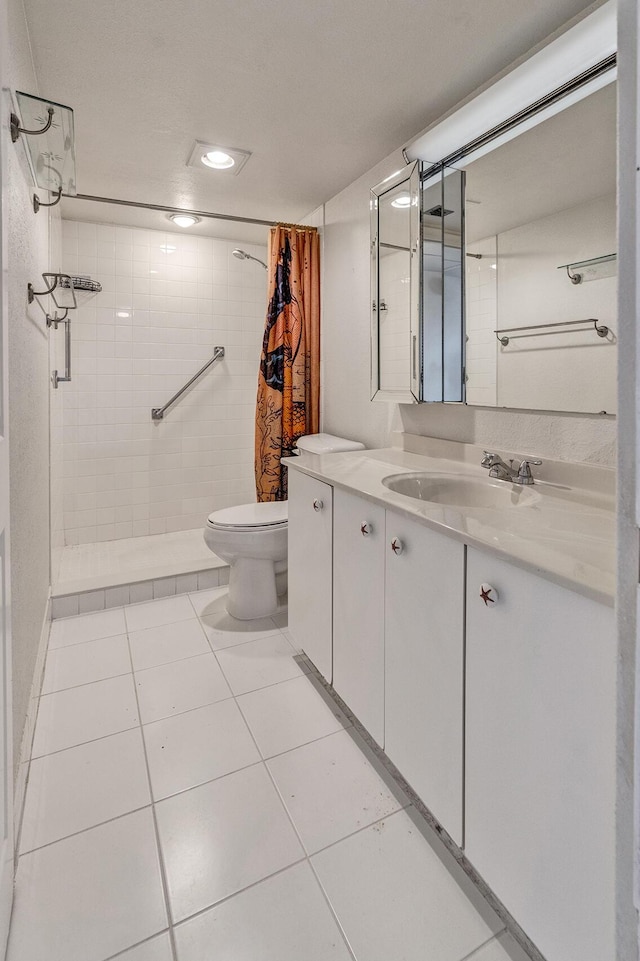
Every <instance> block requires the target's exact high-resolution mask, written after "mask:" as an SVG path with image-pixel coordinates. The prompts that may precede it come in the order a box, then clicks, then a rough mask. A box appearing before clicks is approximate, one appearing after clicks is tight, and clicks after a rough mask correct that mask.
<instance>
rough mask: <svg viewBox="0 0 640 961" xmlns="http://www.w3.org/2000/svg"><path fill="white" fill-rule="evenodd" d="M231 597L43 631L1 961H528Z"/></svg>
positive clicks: (114, 613)
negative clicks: (230, 607)
mask: <svg viewBox="0 0 640 961" xmlns="http://www.w3.org/2000/svg"><path fill="white" fill-rule="evenodd" d="M225 592H226V588H221V589H218V590H212V591H203V592H200V593H197V594H192V595H188V596H181V597H171V598H164V599H161V600H156V601H150V602H148V603H145V604H139V605H134V606H129V607H127V608H124V609H115V610H109V611H100V612H98V613H94V614H85V615H81V616H79V617H74V618H67V619H64V620H58V621H55V622H54V623H53V626H52V629H51V639H50V646H49V653H48V658H47V664H46V669H45V678H44V685H43V692H42V696H41V698H40V705H39V714H38V722H37V726H36V735H35V741H34V749H33V759H32V761H31V765H30V774H29V785H28V790H27V797H26V806H25V812H24V820H23V826H22V832H21V838H20V858H19V863H18V872H17V882H16V896H15V905H14V913H13V919H12V927H11V935H10V942H9V952H8V961H107V959H112V958H118V959H121V961H214V959H215V961H354V959H355V961H462V959H469V961H509V959H511V961H525V956H524V955H523V954H522V953H521V952H520V951H519V949H518V948H517V946H516V945H515V944H514V942H513V941H512V940H511V939H510V938H509V936H508V935H507V934H506V932H505V931H504V930H503V925H502V924H501V922H500V921H499V920H498V919H497V918H496V916H495V915H494V914H493V913H492V912H491V910H490V909H489V908H488V907H487V905H486V903H485V902H484V901H483V900H482V899H481V898H480V897H479V896H478V894H477V893H476V891H475V889H474V888H473V886H472V885H471V884H470V882H469V881H468V879H467V878H466V876H465V875H464V874H463V873H462V872H461V871H460V870H459V869H458V868H457V866H456V865H455V863H454V862H453V861H452V859H451V858H450V857H449V856H448V854H447V853H446V852H443V851H442V850H441V846H440V844H439V842H437V841H434V840H432V839H431V835H430V834H429V831H428V829H427V828H426V827H425V826H424V824H423V822H422V821H421V819H420V817H419V816H418V815H417V813H416V812H415V811H414V809H413V808H412V807H411V806H410V805H409V804H408V801H407V798H406V797H405V796H404V795H403V794H402V793H401V792H400V791H399V789H398V787H397V786H396V785H395V784H394V782H393V781H392V780H391V779H390V778H389V775H388V774H387V772H385V770H384V769H383V768H382V767H381V766H380V765H379V763H378V761H377V760H376V758H375V757H374V756H373V755H372V754H371V753H370V752H369V750H368V748H367V746H366V745H365V744H364V743H363V742H362V740H361V739H360V738H359V737H358V735H357V733H356V732H355V731H354V730H353V728H351V727H350V725H349V722H348V721H347V719H346V718H345V717H344V716H343V715H342V714H341V712H340V711H339V709H338V708H337V707H336V705H335V704H333V702H331V701H330V700H329V699H328V698H327V696H326V694H325V692H324V691H323V690H322V687H321V686H320V685H319V684H318V683H317V681H316V680H315V678H314V677H313V676H312V675H311V674H309V673H306V672H305V666H304V664H303V663H300V662H299V661H298V660H296V658H295V655H296V651H295V649H294V647H293V646H292V643H291V639H290V638H289V636H288V635H287V632H286V618H285V617H284V616H283V615H278V616H277V617H276V618H274V619H271V618H265V619H264V620H262V621H260V622H251V623H250V624H248V623H241V622H238V621H233V619H232V618H229V616H228V615H227V614H226V611H225V610H224V600H225Z"/></svg>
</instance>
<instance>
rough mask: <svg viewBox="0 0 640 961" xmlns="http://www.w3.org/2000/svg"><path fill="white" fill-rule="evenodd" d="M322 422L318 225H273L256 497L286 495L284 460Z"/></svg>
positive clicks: (258, 412)
mask: <svg viewBox="0 0 640 961" xmlns="http://www.w3.org/2000/svg"><path fill="white" fill-rule="evenodd" d="M319 421H320V242H319V237H318V231H317V230H316V229H315V227H304V228H302V227H285V226H283V225H282V224H278V226H277V227H272V228H271V234H270V238H269V300H268V307H267V320H266V324H265V331H264V338H263V341H262V354H261V356H260V371H259V374H258V401H257V407H256V440H255V474H256V494H257V498H258V501H283V500H286V499H287V468H286V467H283V466H282V465H281V463H280V458H281V457H286V456H287V455H289V454H290V453H291V451H292V449H293V447H294V445H295V441H296V440H297V439H298V437H302V435H303V434H317V433H318V430H319Z"/></svg>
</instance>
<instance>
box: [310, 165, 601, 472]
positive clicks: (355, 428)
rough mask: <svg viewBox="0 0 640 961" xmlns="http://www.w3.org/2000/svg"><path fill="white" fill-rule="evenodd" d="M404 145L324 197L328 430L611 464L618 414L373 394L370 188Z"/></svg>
mask: <svg viewBox="0 0 640 961" xmlns="http://www.w3.org/2000/svg"><path fill="white" fill-rule="evenodd" d="M403 165H404V160H403V158H402V154H401V151H400V150H397V151H395V152H394V153H393V154H391V155H390V156H389V157H387V158H386V159H385V160H383V161H382V162H381V163H379V164H377V165H376V166H375V167H373V168H372V169H371V170H369V171H368V172H367V173H365V174H364V175H363V176H362V177H360V178H358V180H356V181H354V183H352V184H351V185H350V186H349V187H347V188H346V189H345V190H343V191H342V192H341V193H339V194H338V195H337V196H336V197H334V198H332V199H331V200H329V201H328V202H327V203H326V204H325V210H324V286H323V314H322V355H323V415H324V420H323V430H326V431H330V432H332V433H336V434H340V435H344V436H346V437H354V438H357V439H359V440H362V441H364V443H365V444H366V445H367V446H368V447H383V446H385V445H386V444H388V442H389V432H390V431H391V430H393V429H398V427H399V425H402V428H403V429H405V430H407V431H411V432H413V433H417V434H423V435H427V436H434V437H441V438H448V439H451V440H459V441H464V442H467V443H473V444H485V445H487V446H492V445H494V446H499V447H501V448H502V449H507V450H509V449H513V452H514V453H522V454H525V453H528V454H539V455H541V456H542V457H545V456H546V457H552V458H554V459H559V460H563V459H564V460H573V461H590V462H593V463H599V464H604V465H607V466H613V464H614V461H615V440H616V425H615V419H613V418H606V417H598V416H596V417H593V416H589V415H578V414H553V413H540V412H529V411H516V410H507V411H505V410H491V409H487V408H473V407H465V406H460V405H442V404H420V405H415V406H409V405H402V406H396V405H390V404H383V403H371V401H370V400H369V397H370V390H369V364H370V361H369V358H370V352H369V329H370V328H369V325H370V316H369V300H370V296H369V189H370V187H371V186H373V185H374V184H376V183H378V182H379V181H381V180H383V179H384V178H385V177H387V176H389V175H390V174H392V173H393V172H394V171H396V170H398V169H400V168H401V167H402V166H403Z"/></svg>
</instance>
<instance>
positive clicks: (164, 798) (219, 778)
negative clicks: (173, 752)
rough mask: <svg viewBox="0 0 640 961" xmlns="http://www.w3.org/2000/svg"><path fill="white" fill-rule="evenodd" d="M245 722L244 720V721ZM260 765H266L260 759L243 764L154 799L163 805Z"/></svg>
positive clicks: (154, 801)
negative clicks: (165, 802) (164, 802)
mask: <svg viewBox="0 0 640 961" xmlns="http://www.w3.org/2000/svg"><path fill="white" fill-rule="evenodd" d="M243 720H244V719H243ZM259 764H264V761H263V759H262V758H261V757H260V758H258V760H257V761H252V762H251V764H243V765H242V767H236V768H234V769H233V770H232V771H225V773H224V774H218V775H217V776H216V777H209V778H207V779H206V781H198V783H197V784H191V785H189V787H185V788H180V790H178V791H174V792H173V793H172V794H163V795H162V797H158V798H156V797H153V791H152V795H151V796H152V798H153V803H154V804H161V803H162V802H163V801H170V800H171V799H172V798H175V797H180V796H181V795H182V794H188V793H189V791H196V790H197V789H198V788H201V787H206V786H207V785H208V784H215V782H216V781H222V780H223V779H224V778H226V777H231V776H232V775H233V774H240V772H241V771H248V770H249V768H251V767H257V766H258V765H259Z"/></svg>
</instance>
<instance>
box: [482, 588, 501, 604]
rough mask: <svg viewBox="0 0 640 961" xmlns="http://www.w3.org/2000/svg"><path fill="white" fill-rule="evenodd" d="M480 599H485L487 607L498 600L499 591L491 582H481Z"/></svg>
mask: <svg viewBox="0 0 640 961" xmlns="http://www.w3.org/2000/svg"><path fill="white" fill-rule="evenodd" d="M480 599H481V600H483V601H484V606H485V607H489V605H490V604H495V603H496V601H497V600H498V592H497V590H496V589H495V587H492V586H491V584H481V585H480Z"/></svg>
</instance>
